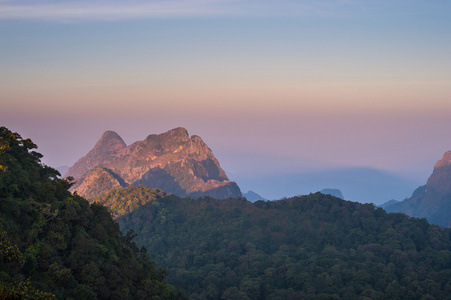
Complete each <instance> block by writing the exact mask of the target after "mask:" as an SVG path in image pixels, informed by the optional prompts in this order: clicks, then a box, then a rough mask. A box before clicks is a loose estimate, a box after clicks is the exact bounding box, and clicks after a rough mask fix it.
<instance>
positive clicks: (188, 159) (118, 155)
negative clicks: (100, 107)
mask: <svg viewBox="0 0 451 300" xmlns="http://www.w3.org/2000/svg"><path fill="white" fill-rule="evenodd" d="M99 168H100V169H99ZM65 176H66V177H67V176H71V177H73V178H75V180H76V182H77V183H76V185H75V186H74V187H73V190H74V191H76V192H77V193H78V194H79V195H82V196H86V197H88V198H94V197H95V196H97V195H99V194H101V193H104V192H106V191H107V190H109V189H111V188H116V187H118V186H122V187H125V186H128V185H140V184H143V185H146V186H149V187H152V188H159V189H161V190H163V191H165V192H168V193H173V194H175V195H178V196H182V197H185V196H190V197H201V196H211V197H215V198H218V199H223V198H229V197H232V198H238V197H241V192H240V189H239V187H238V185H237V184H236V183H235V182H233V181H230V180H228V178H227V176H226V174H225V172H224V170H223V169H222V168H221V167H220V165H219V162H218V160H217V159H216V158H215V156H214V155H213V152H212V151H211V149H210V148H208V146H207V145H206V144H205V143H204V142H203V140H202V139H201V138H200V137H199V136H196V135H193V136H191V137H190V136H189V135H188V132H187V130H186V129H184V128H180V127H179V128H175V129H172V130H170V131H168V132H165V133H162V134H151V135H149V136H148V137H147V138H146V139H145V140H142V141H138V142H135V143H133V144H131V145H129V146H127V145H126V144H125V143H124V141H123V140H122V138H121V137H120V136H119V135H118V134H117V133H115V132H113V131H107V132H105V133H104V134H103V135H102V137H101V138H100V140H99V141H98V142H97V144H96V145H95V146H94V148H93V149H92V150H91V151H90V152H89V153H88V154H87V155H85V156H84V157H82V158H81V159H80V160H79V161H77V162H76V163H75V164H74V165H73V166H72V167H71V168H70V169H69V170H68V172H67V173H66V174H65Z"/></svg>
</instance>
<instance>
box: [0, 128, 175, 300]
mask: <svg viewBox="0 0 451 300" xmlns="http://www.w3.org/2000/svg"><path fill="white" fill-rule="evenodd" d="M36 147H37V146H36V145H35V144H33V142H32V141H31V140H30V139H22V138H21V137H20V135H19V134H17V133H13V132H11V131H9V130H8V129H6V128H5V127H0V299H37V300H44V299H45V300H48V299H74V300H78V299H80V300H82V299H184V297H182V296H181V295H180V294H179V293H178V292H177V291H176V289H175V288H174V287H173V286H171V285H169V284H168V283H167V282H166V275H167V273H166V271H165V270H164V269H159V268H157V267H156V266H155V263H154V262H153V261H152V260H151V259H150V257H149V255H147V254H146V249H145V248H141V249H139V248H138V247H137V246H136V244H135V243H134V242H133V238H134V235H132V234H131V233H127V234H122V233H121V231H120V229H119V226H118V224H117V223H116V222H114V221H113V218H112V217H111V214H110V212H109V210H108V209H107V208H106V207H104V206H101V205H99V204H89V202H88V201H87V200H85V199H83V198H81V197H80V196H78V195H73V194H71V193H70V192H69V191H68V189H69V187H70V185H71V183H70V182H69V181H67V180H65V179H61V178H60V176H59V173H58V171H57V170H54V169H52V168H50V167H47V166H44V165H42V164H41V161H40V159H41V158H42V155H41V154H39V153H37V152H35V151H34V149H35V148H36Z"/></svg>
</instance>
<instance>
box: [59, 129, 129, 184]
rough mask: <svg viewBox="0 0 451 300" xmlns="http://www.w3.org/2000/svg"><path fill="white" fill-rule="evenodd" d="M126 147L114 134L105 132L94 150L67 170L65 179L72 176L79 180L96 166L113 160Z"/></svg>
mask: <svg viewBox="0 0 451 300" xmlns="http://www.w3.org/2000/svg"><path fill="white" fill-rule="evenodd" d="M126 147H127V145H126V144H125V142H124V141H123V140H122V138H121V137H120V136H119V135H118V134H117V133H116V132H114V131H105V132H104V133H103V134H102V137H101V138H100V139H99V141H98V142H97V143H96V145H95V146H94V148H93V149H92V150H91V151H89V153H88V154H86V156H85V157H83V158H82V159H80V160H78V161H77V162H76V163H75V164H74V165H73V166H72V167H70V168H69V170H68V171H67V173H66V174H65V177H68V176H72V177H74V178H80V177H82V176H83V175H85V173H87V172H88V171H90V170H93V169H94V168H95V167H96V166H98V165H101V164H103V162H105V161H108V160H111V159H112V158H114V157H115V156H116V155H117V154H118V153H119V152H120V151H121V150H122V149H125V148H126Z"/></svg>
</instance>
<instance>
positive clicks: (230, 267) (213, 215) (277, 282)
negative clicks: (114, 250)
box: [96, 185, 451, 299]
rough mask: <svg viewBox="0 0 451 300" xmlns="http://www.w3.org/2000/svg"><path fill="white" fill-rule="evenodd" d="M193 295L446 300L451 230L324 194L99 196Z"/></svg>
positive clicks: (144, 191) (147, 192)
mask: <svg viewBox="0 0 451 300" xmlns="http://www.w3.org/2000/svg"><path fill="white" fill-rule="evenodd" d="M97 200H99V202H100V203H102V204H104V205H106V206H107V207H109V208H110V210H111V211H112V212H113V214H114V215H115V216H116V217H117V221H118V223H119V224H120V226H121V229H122V230H123V231H124V232H126V231H129V230H133V231H134V232H135V233H136V234H138V235H137V237H136V239H135V240H136V243H137V244H138V245H139V246H146V247H147V249H148V251H149V253H151V255H152V258H153V259H154V260H155V261H156V262H157V264H158V265H161V266H164V267H166V268H168V270H169V276H168V282H169V283H171V284H174V285H175V286H177V287H179V288H181V289H182V291H183V292H184V294H185V295H186V296H188V297H189V298H190V299H447V298H449V291H450V290H449V289H450V282H449V278H450V274H451V260H450V259H449V258H450V257H451V240H450V238H451V231H450V230H449V229H445V230H441V229H440V228H439V227H438V226H436V225H430V224H429V223H428V222H427V220H425V219H415V218H409V217H408V216H406V215H404V214H394V213H391V214H388V213H386V212H385V211H384V210H383V209H382V208H378V207H375V206H374V205H373V204H360V203H356V202H350V201H344V200H341V199H338V198H336V197H333V196H330V195H324V194H321V193H315V194H310V195H307V196H301V197H293V198H288V199H285V200H280V201H256V202H254V203H251V202H249V201H246V200H245V199H244V198H240V199H223V200H216V199H213V198H210V197H203V198H184V199H182V198H180V197H177V196H175V195H173V194H165V193H163V192H161V191H160V190H157V189H150V188H148V187H145V186H143V185H141V186H129V187H127V188H125V189H117V190H111V191H110V192H108V193H107V194H104V195H102V196H99V197H98V198H96V201H97Z"/></svg>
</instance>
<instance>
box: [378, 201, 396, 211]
mask: <svg viewBox="0 0 451 300" xmlns="http://www.w3.org/2000/svg"><path fill="white" fill-rule="evenodd" d="M399 202H400V201H398V200H395V199H391V200H389V201H387V202H385V203H382V204H381V205H379V206H380V207H382V208H383V209H385V210H387V208H389V207H390V206H392V205H393V204H396V203H399Z"/></svg>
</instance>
